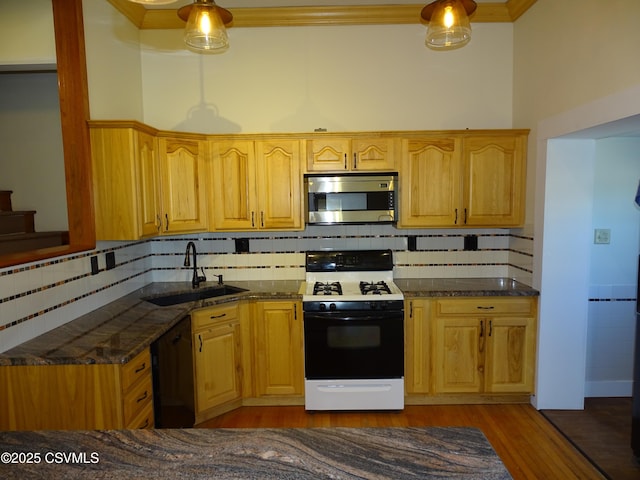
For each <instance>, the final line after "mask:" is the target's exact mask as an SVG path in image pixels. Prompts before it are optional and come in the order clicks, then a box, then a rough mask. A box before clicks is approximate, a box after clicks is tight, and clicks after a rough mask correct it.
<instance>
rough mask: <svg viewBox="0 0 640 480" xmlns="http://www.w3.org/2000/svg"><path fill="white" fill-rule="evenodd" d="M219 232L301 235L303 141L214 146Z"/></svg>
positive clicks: (213, 202)
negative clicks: (254, 231) (301, 155)
mask: <svg viewBox="0 0 640 480" xmlns="http://www.w3.org/2000/svg"><path fill="white" fill-rule="evenodd" d="M210 148H211V152H212V169H211V171H212V185H213V191H212V195H211V199H210V201H211V217H212V221H211V223H212V225H213V229H214V230H232V231H241V230H256V229H261V230H300V229H302V228H303V226H304V222H303V218H302V204H303V201H302V171H301V168H300V152H301V146H300V141H299V140H258V141H255V142H254V141H250V140H212V141H211V142H210Z"/></svg>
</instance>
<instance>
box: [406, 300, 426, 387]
mask: <svg viewBox="0 0 640 480" xmlns="http://www.w3.org/2000/svg"><path fill="white" fill-rule="evenodd" d="M405 303H406V307H405V321H404V339H405V340H404V351H405V360H404V388H405V392H406V393H407V394H408V395H411V394H428V393H429V392H430V391H431V332H430V329H431V318H430V316H431V300H430V299H424V298H411V299H409V300H407V301H406V302H405Z"/></svg>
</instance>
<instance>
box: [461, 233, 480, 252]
mask: <svg viewBox="0 0 640 480" xmlns="http://www.w3.org/2000/svg"><path fill="white" fill-rule="evenodd" d="M464 249H465V250H466V251H472V252H475V251H476V250H478V236H477V235H465V236H464Z"/></svg>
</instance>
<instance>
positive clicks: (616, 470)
mask: <svg viewBox="0 0 640 480" xmlns="http://www.w3.org/2000/svg"><path fill="white" fill-rule="evenodd" d="M542 414H543V415H544V416H545V417H547V418H548V419H549V421H550V422H551V423H553V425H555V426H556V428H557V429H558V430H559V431H560V432H561V433H562V434H563V435H564V436H565V437H566V438H567V439H569V440H570V441H571V443H573V444H574V445H575V446H576V448H578V450H580V451H581V452H583V453H584V454H585V455H586V456H587V457H588V458H589V459H590V460H591V461H592V462H593V463H594V464H595V465H597V467H598V468H599V469H600V470H601V471H602V472H603V473H604V474H605V476H606V478H609V479H611V480H632V479H633V480H638V479H640V462H638V459H636V458H635V457H634V455H633V452H632V450H631V398H630V397H625V398H585V408H584V410H544V411H542Z"/></svg>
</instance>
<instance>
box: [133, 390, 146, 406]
mask: <svg viewBox="0 0 640 480" xmlns="http://www.w3.org/2000/svg"><path fill="white" fill-rule="evenodd" d="M148 396H149V392H147V391H146V390H145V391H144V393H143V394H142V395H141V396H140V397H138V399H137V400H136V403H140V402H141V401H143V400H145V399H146V398H147V397H148Z"/></svg>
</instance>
